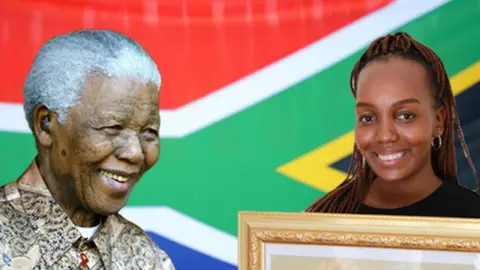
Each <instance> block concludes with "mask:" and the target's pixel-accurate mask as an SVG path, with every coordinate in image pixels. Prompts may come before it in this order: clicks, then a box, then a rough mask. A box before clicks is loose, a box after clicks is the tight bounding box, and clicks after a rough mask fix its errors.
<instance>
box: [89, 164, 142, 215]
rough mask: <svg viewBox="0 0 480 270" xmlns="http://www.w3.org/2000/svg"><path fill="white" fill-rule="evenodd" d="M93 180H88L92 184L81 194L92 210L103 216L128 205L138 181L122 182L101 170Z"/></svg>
mask: <svg viewBox="0 0 480 270" xmlns="http://www.w3.org/2000/svg"><path fill="white" fill-rule="evenodd" d="M91 180H93V181H88V182H89V183H90V185H91V186H90V187H89V188H87V189H86V190H85V192H86V194H82V195H81V196H82V197H84V198H85V200H86V202H85V203H86V205H87V207H88V208H89V210H90V211H92V212H94V213H96V214H98V215H102V216H108V215H111V214H115V213H118V211H120V210H121V209H122V208H123V207H124V206H125V205H126V203H127V201H128V198H129V196H130V193H131V191H132V190H133V188H134V186H135V184H136V182H137V179H129V180H128V181H124V182H121V181H118V180H115V178H114V177H112V176H111V175H110V177H109V176H107V175H105V174H104V173H101V172H99V170H96V171H95V173H94V174H93V177H91ZM88 190H90V192H88Z"/></svg>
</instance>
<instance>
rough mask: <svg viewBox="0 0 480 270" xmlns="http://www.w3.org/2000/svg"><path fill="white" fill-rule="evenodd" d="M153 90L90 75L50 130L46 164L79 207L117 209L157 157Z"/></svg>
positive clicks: (103, 210) (101, 211)
mask: <svg viewBox="0 0 480 270" xmlns="http://www.w3.org/2000/svg"><path fill="white" fill-rule="evenodd" d="M159 125H160V119H159V110H158V92H157V88H156V87H155V85H154V84H143V83H139V82H137V81H135V80H131V79H128V78H106V77H103V76H92V77H89V78H88V80H87V85H86V87H85V90H84V93H83V98H82V100H81V103H80V104H78V105H76V106H75V107H73V108H72V109H71V111H70V118H69V121H68V123H66V124H65V125H59V126H58V128H56V129H55V133H56V134H52V137H53V143H52V150H51V151H50V152H51V163H52V164H51V166H52V168H53V171H54V174H55V176H56V179H60V181H62V185H63V186H64V188H65V191H64V192H71V193H72V194H71V196H73V197H72V200H73V198H75V200H76V201H77V203H78V204H80V205H81V207H84V208H86V209H88V210H89V211H91V212H94V213H97V214H101V215H109V214H112V213H116V212H117V211H119V210H120V209H121V208H122V207H123V206H124V205H125V204H126V202H127V199H128V196H129V194H130V192H131V191H132V189H133V187H134V186H135V184H136V183H137V182H138V181H139V180H140V177H141V176H142V175H143V174H144V173H145V172H146V171H147V170H148V169H150V168H151V167H152V166H153V165H154V164H155V163H156V162H157V159H158V156H159V150H160V149H159V137H158V132H159Z"/></svg>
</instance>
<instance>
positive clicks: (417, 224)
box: [238, 212, 480, 270]
mask: <svg viewBox="0 0 480 270" xmlns="http://www.w3.org/2000/svg"><path fill="white" fill-rule="evenodd" d="M238 244H239V249H238V250H239V262H238V266H239V270H247V269H248V270H282V269H302V270H307V269H315V270H318V269H357V270H363V269H367V268H370V267H371V265H372V264H371V262H373V261H374V260H376V262H378V263H380V262H384V261H385V260H393V259H392V258H397V257H398V258H400V257H402V256H403V257H402V258H404V260H406V262H404V263H403V265H407V263H410V264H409V265H410V266H405V267H404V268H401V267H397V268H395V267H394V266H393V264H396V265H400V263H399V261H398V260H400V259H398V260H397V261H394V263H390V266H389V267H385V268H382V269H480V220H477V219H460V218H436V217H411V216H410V217H406V216H382V215H349V214H321V213H276V212H240V213H239V215H238ZM268 245H270V246H268ZM282 246H284V251H281V252H280V253H282V252H286V251H285V250H290V251H288V252H292V251H291V250H298V252H300V254H302V255H301V256H300V255H298V254H297V255H295V256H294V255H291V256H290V255H289V256H290V257H288V256H287V255H288V254H289V253H288V254H287V253H285V254H287V255H285V256H283V255H282V256H283V257H282V256H277V255H278V254H277V255H275V256H274V254H273V253H271V252H270V251H268V252H267V247H268V249H269V250H277V251H280V250H282V249H281V248H278V247H282ZM314 248H317V251H313V249H314ZM318 248H323V251H320V249H318ZM325 248H330V249H331V250H333V249H335V250H334V251H332V252H336V253H335V254H337V255H335V256H340V257H341V256H343V255H342V252H344V253H345V254H347V253H348V254H353V255H355V256H356V257H359V256H360V255H359V254H367V255H365V256H367V257H365V258H363V259H362V260H361V262H362V263H366V262H368V260H369V259H368V256H380V257H378V258H371V262H370V266H369V267H363V268H362V266H359V265H360V264H359V265H357V266H356V267H353V268H352V266H351V263H350V268H349V267H344V268H342V267H341V266H338V265H337V268H329V267H328V266H327V267H323V266H325V262H323V261H322V262H321V263H322V265H323V266H322V267H323V268H322V267H320V266H319V267H317V268H312V267H310V266H308V267H307V266H304V267H303V268H301V267H299V265H297V264H296V262H293V263H292V261H291V260H290V259H292V260H300V258H302V260H303V259H305V260H307V259H306V258H307V257H308V256H306V255H305V254H307V253H312V254H314V255H312V256H313V257H315V256H316V255H315V254H317V255H318V254H327V253H328V252H324V251H327V249H325ZM348 248H350V250H348ZM300 250H301V251H300ZM309 250H310V251H309ZM342 250H343V251H342ZM372 250H373V251H372ZM367 251H368V252H367ZM269 252H270V253H269ZM295 252H297V251H295ZM329 252H330V251H329ZM385 252H388V254H387V253H385ZM395 252H397V253H395ZM428 252H430V253H428ZM432 252H433V253H432ZM435 252H436V253H435ZM267 253H268V254H270V257H271V258H276V260H277V261H279V265H281V266H277V267H274V266H273V265H274V262H273V259H272V262H270V261H269V260H270V257H269V258H267V255H268V254H267ZM280 253H279V254H280ZM272 254H273V255H272ZM282 254H283V253H282ZM292 254H293V253H292ZM368 254H370V255H368ZM372 254H375V255H372ZM382 254H383V255H382ZM385 254H387V256H386V257H388V258H384V257H385ZM395 254H397V255H395ZM402 254H403V255H402ZM408 254H410V255H408ZM415 254H416V255H415ZM304 255H305V256H306V257H305V256H304ZM322 256H323V255H322ZM325 256H326V255H325ZM362 256H363V255H362ZM392 256H393V257H392ZM395 256H397V257H395ZM408 256H410V257H408ZM412 256H414V257H415V256H417V257H415V258H417V259H415V262H408V260H410V259H409V258H413V257H412ZM418 256H420V257H418ZM422 256H423V257H422ZM340 257H336V258H335V260H336V261H337V264H339V263H338V262H339V260H340V259H338V258H340ZM437 257H438V258H439V260H440V261H439V262H438V263H436V264H435V265H436V266H432V267H431V268H429V267H427V266H426V265H433V262H429V264H427V262H426V261H425V262H422V258H423V259H424V260H427V259H428V258H437ZM278 258H283V261H281V262H280V260H279V259H278ZM285 258H290V259H289V260H290V261H289V262H288V263H287V261H286V260H285ZM308 258H309V260H310V261H312V262H313V260H311V257H308ZM342 258H343V257H342ZM405 258H406V259H405ZM320 259H322V260H326V259H327V258H326V257H322V258H320V257H319V260H320ZM447 259H448V260H450V261H448V263H447V261H445V260H447ZM457 259H458V260H460V262H459V263H461V264H462V266H461V267H460V266H457V265H456V264H455V267H453V262H454V261H455V260H457ZM332 260H333V259H332ZM342 260H343V259H342ZM442 260H443V263H444V265H443V266H442V262H441V261H442ZM345 261H346V259H345V260H343V261H342V262H345ZM352 261H353V259H349V262H352ZM269 262H270V264H269ZM297 262H300V261H297ZM319 262H320V261H319ZM355 262H357V263H358V262H360V259H358V258H357V259H355ZM287 264H290V265H289V266H287ZM292 265H293V266H292ZM362 265H364V264H362ZM365 265H366V264H365ZM469 265H470V266H469ZM464 266H465V267H464ZM309 267H310V268H309ZM452 267H453V268H452ZM380 268H381V267H380V266H376V268H375V269H379V270H380Z"/></svg>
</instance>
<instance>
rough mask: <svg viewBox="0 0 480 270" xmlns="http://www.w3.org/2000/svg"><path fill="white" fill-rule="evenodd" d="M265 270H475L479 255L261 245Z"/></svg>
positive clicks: (432, 251)
mask: <svg viewBox="0 0 480 270" xmlns="http://www.w3.org/2000/svg"><path fill="white" fill-rule="evenodd" d="M265 259H266V260H265V270H294V269H301V270H371V269H375V270H451V269H455V270H477V269H480V253H473V252H451V251H448V252H447V251H435V250H415V249H397V248H395V249H388V248H372V247H348V246H325V245H301V244H280V243H265Z"/></svg>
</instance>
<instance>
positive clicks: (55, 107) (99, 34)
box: [23, 30, 161, 131]
mask: <svg viewBox="0 0 480 270" xmlns="http://www.w3.org/2000/svg"><path fill="white" fill-rule="evenodd" d="M90 74H100V75H105V76H108V77H114V76H127V77H130V78H135V79H136V80H139V81H141V82H143V83H148V82H151V83H154V84H155V85H156V86H157V88H158V89H160V85H161V77H160V73H159V71H158V68H157V65H156V64H155V62H154V61H153V59H152V58H151V57H150V56H149V54H148V53H147V52H146V51H145V49H144V48H143V47H142V46H141V45H140V44H138V43H137V42H136V41H134V40H133V39H131V38H129V37H127V36H125V35H123V34H120V33H116V32H113V31H109V30H81V31H74V32H70V33H67V34H64V35H59V36H55V37H53V38H51V39H50V40H48V41H47V42H46V43H45V44H44V45H43V46H42V47H41V48H40V51H39V52H38V54H37V56H36V57H35V60H34V62H33V64H32V67H31V69H30V72H29V73H28V75H27V78H26V80H25V84H24V87H23V96H24V111H25V117H26V119H27V122H28V125H29V126H30V129H32V131H33V119H32V118H33V110H34V109H35V107H36V106H37V105H39V104H43V105H45V106H46V107H47V108H48V109H50V110H52V111H55V112H57V113H58V115H59V121H60V123H64V122H65V121H66V119H67V117H68V110H69V109H70V108H71V107H72V106H74V105H76V104H77V103H78V102H79V101H80V99H81V95H82V90H83V88H84V86H85V81H86V78H87V76H88V75H90Z"/></svg>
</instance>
